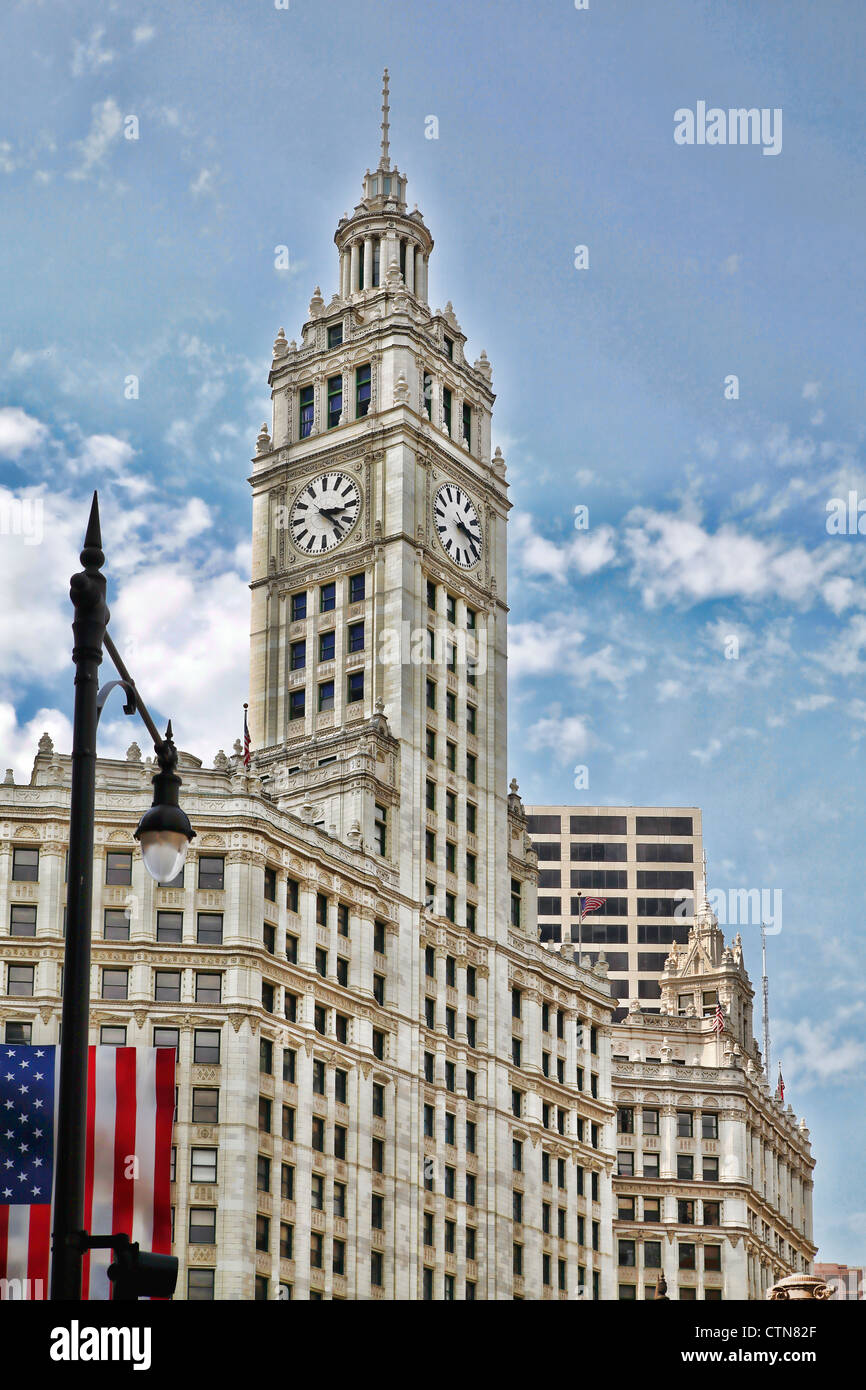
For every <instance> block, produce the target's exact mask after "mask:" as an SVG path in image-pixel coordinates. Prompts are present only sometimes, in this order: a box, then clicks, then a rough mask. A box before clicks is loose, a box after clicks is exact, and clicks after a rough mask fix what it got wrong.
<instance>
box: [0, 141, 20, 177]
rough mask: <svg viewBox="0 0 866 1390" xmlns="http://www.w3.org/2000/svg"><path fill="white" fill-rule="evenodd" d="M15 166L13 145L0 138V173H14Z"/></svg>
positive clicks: (16, 163)
mask: <svg viewBox="0 0 866 1390" xmlns="http://www.w3.org/2000/svg"><path fill="white" fill-rule="evenodd" d="M17 168H18V160H17V159H16V158H15V154H14V149H13V146H12V145H10V143H9V141H8V140H0V174H14V173H15V170H16V169H17Z"/></svg>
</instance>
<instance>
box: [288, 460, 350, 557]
mask: <svg viewBox="0 0 866 1390" xmlns="http://www.w3.org/2000/svg"><path fill="white" fill-rule="evenodd" d="M360 514H361V494H360V492H359V491H358V485H357V483H355V482H354V481H353V479H352V478H350V477H349V476H348V474H346V473H323V474H322V475H321V477H319V478H314V479H313V480H312V482H310V483H307V485H306V487H305V488H304V489H303V490H302V491H301V492H300V493H299V494H298V496H297V497H296V498H295V501H294V503H293V505H292V510H291V514H290V516H289V528H290V530H291V534H292V540H293V541H294V543H295V545H296V546H297V548H298V550H300V551H302V552H303V554H304V555H322V554H324V552H325V551H326V550H333V549H334V546H336V545H339V544H340V541H342V540H345V538H346V536H348V534H349V532H350V531H351V529H352V527H353V526H354V525H355V522H356V521H357V520H358V517H359V516H360Z"/></svg>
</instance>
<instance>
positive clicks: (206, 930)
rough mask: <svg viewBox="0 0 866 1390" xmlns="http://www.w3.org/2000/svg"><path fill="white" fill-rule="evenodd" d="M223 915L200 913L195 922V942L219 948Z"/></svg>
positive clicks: (218, 913) (221, 937)
mask: <svg viewBox="0 0 866 1390" xmlns="http://www.w3.org/2000/svg"><path fill="white" fill-rule="evenodd" d="M222 939H223V915H222V913H221V912H200V913H199V914H198V920H197V922H196V940H197V941H198V943H199V944H200V945H204V946H221V945H222Z"/></svg>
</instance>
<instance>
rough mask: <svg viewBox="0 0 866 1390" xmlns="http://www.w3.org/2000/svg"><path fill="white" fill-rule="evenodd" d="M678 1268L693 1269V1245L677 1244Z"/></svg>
mask: <svg viewBox="0 0 866 1390" xmlns="http://www.w3.org/2000/svg"><path fill="white" fill-rule="evenodd" d="M679 1267H680V1269H694V1268H695V1247H694V1246H693V1245H689V1244H684V1243H683V1242H682V1241H680V1243H679Z"/></svg>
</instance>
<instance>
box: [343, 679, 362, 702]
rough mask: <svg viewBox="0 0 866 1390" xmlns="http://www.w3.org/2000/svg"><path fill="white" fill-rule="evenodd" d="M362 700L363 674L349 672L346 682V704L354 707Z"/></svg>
mask: <svg viewBox="0 0 866 1390" xmlns="http://www.w3.org/2000/svg"><path fill="white" fill-rule="evenodd" d="M363 698H364V672H363V671H350V672H349V675H348V677H347V680H346V703H347V704H349V705H356V704H357V703H358V701H359V700H363Z"/></svg>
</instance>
